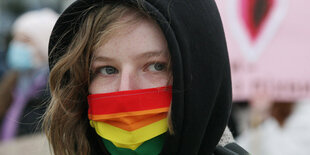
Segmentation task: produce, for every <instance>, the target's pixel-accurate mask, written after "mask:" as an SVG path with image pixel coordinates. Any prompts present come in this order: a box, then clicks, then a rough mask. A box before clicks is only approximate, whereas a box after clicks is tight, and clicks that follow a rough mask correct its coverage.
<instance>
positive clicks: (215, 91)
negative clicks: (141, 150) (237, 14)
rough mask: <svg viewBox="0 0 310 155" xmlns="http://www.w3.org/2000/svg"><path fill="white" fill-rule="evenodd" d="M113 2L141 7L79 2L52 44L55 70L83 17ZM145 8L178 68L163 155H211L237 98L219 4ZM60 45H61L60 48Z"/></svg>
mask: <svg viewBox="0 0 310 155" xmlns="http://www.w3.org/2000/svg"><path fill="white" fill-rule="evenodd" d="M111 2H113V3H115V2H121V3H127V4H128V5H137V4H136V2H135V0H113V1H112V0H110V1H107V0H78V1H76V2H74V3H73V4H72V5H71V6H69V7H68V8H67V9H66V10H65V11H64V12H63V14H62V15H61V16H60V18H59V20H58V21H57V23H56V25H55V27H54V29H53V32H52V35H51V38H50V43H49V54H50V56H49V65H50V69H51V68H53V66H54V64H55V63H56V62H57V61H58V59H59V57H61V56H62V55H63V54H64V51H65V50H63V49H66V48H67V46H68V45H69V43H70V41H71V40H72V38H73V36H74V35H75V33H76V32H75V30H76V29H75V28H78V26H79V24H80V23H82V22H81V20H82V19H81V18H80V16H81V14H82V13H85V12H83V11H85V10H86V9H87V8H88V7H89V6H90V5H91V4H93V3H100V4H102V5H104V4H106V3H111ZM143 6H144V9H145V11H146V12H147V13H149V14H150V15H151V16H152V17H153V19H154V20H156V21H157V23H158V24H159V26H160V27H161V29H162V31H163V33H164V35H165V37H166V39H167V42H168V46H169V50H170V53H171V58H172V62H173V64H172V69H173V101H172V109H171V110H172V115H171V117H172V123H173V127H174V131H175V134H174V135H169V136H167V139H166V141H165V144H164V148H163V150H162V154H167V155H172V154H178V155H194V154H203V155H206V154H212V153H213V152H214V150H215V148H216V145H217V144H218V142H219V140H220V138H221V136H222V134H223V131H224V129H225V127H226V124H227V121H228V118H229V114H230V109H231V96H232V95H231V78H230V67H229V60H228V53H227V47H226V41H225V36H224V31H223V27H222V23H221V19H220V15H219V12H218V10H217V6H216V4H215V2H214V0H182V1H181V0H145V1H143ZM68 30H70V32H69V33H67V34H65V35H64V37H63V34H64V32H66V31H68ZM56 42H58V43H60V44H57V47H55V46H56ZM53 48H54V51H53V53H51V50H52V49H53Z"/></svg>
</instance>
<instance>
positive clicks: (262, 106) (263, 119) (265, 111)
mask: <svg viewBox="0 0 310 155" xmlns="http://www.w3.org/2000/svg"><path fill="white" fill-rule="evenodd" d="M250 105H251V106H250V109H249V111H250V113H249V116H250V117H249V127H248V128H247V129H246V130H244V132H242V133H241V134H240V136H239V137H238V138H237V141H238V142H239V143H240V145H241V146H243V147H244V148H246V149H248V150H249V151H251V152H252V153H253V154H264V155H292V154H298V155H308V154H309V153H310V149H309V148H308V145H309V144H310V133H309V130H310V99H300V100H298V101H296V102H283V101H282V102H279V101H277V102H276V101H272V100H270V99H268V97H266V96H265V97H263V96H261V97H260V98H256V99H253V101H251V102H250ZM266 139H268V140H266Z"/></svg>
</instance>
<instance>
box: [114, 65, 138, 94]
mask: <svg viewBox="0 0 310 155" xmlns="http://www.w3.org/2000/svg"><path fill="white" fill-rule="evenodd" d="M119 80H120V81H119V89H118V91H125V90H136V89H141V88H140V85H139V82H138V81H139V79H138V75H137V74H136V73H134V72H133V71H130V70H124V71H122V73H121V77H120V78H119Z"/></svg>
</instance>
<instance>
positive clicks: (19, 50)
mask: <svg viewBox="0 0 310 155" xmlns="http://www.w3.org/2000/svg"><path fill="white" fill-rule="evenodd" d="M32 53H33V48H32V47H31V46H30V45H28V44H26V43H23V42H19V41H13V42H11V43H10V45H9V48H8V53H7V63H8V66H9V67H10V68H12V69H17V70H28V69H31V68H33V67H34V62H33V56H32Z"/></svg>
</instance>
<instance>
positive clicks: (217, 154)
mask: <svg viewBox="0 0 310 155" xmlns="http://www.w3.org/2000/svg"><path fill="white" fill-rule="evenodd" d="M249 154H250V153H248V152H247V151H246V150H245V149H243V148H242V147H241V146H240V145H238V144H237V143H235V142H233V143H229V144H227V145H225V146H221V145H217V146H216V148H215V151H214V154H213V155H249Z"/></svg>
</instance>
